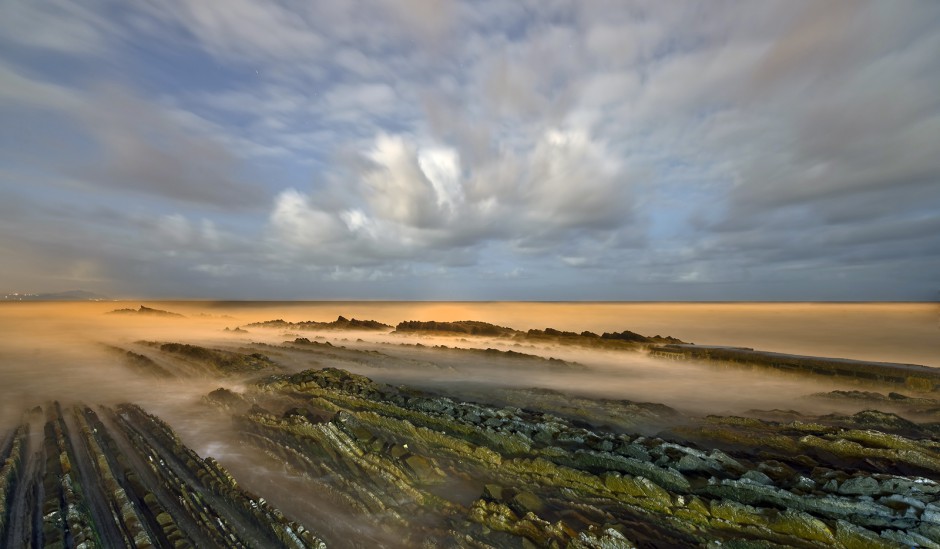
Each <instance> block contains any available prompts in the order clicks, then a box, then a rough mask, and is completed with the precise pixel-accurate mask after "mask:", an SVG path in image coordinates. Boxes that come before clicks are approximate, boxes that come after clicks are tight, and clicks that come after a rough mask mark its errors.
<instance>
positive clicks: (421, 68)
mask: <svg viewBox="0 0 940 549" xmlns="http://www.w3.org/2000/svg"><path fill="white" fill-rule="evenodd" d="M938 52H940V2H936V1H930V0H922V1H907V0H894V1H890V2H885V1H872V2H866V1H863V0H851V1H845V2H843V1H836V0H830V1H826V2H817V1H793V0H786V1H782V2H772V1H769V0H760V1H755V2H722V1H714V2H691V1H690V2H681V1H676V2H661V1H650V2H627V1H619V0H618V1H611V2H601V1H590V0H586V1H578V0H571V1H557V0H528V1H526V0H523V1H517V2H507V1H502V0H500V1H491V0H475V1H470V2H451V1H446V0H440V1H438V0H375V1H365V0H350V1H342V2H336V1H333V2H318V1H280V0H264V1H255V0H225V1H224V2H220V1H216V0H165V1H161V2H121V1H109V0H86V1H82V2H74V1H71V0H65V1H58V0H0V122H2V123H0V257H2V258H3V260H2V268H0V292H11V291H21V292H51V291H63V290H71V289H83V290H90V291H94V292H98V293H101V294H104V295H108V296H112V297H147V298H206V299H402V300H411V299H427V300H438V299H445V300H936V299H940V54H938Z"/></svg>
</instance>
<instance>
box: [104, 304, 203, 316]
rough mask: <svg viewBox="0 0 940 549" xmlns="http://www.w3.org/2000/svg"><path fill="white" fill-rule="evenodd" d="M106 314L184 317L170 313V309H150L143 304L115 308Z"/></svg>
mask: <svg viewBox="0 0 940 549" xmlns="http://www.w3.org/2000/svg"><path fill="white" fill-rule="evenodd" d="M107 314H109V315H141V316H151V317H164V318H185V316H183V315H181V314H179V313H172V312H170V311H164V310H161V309H152V308H150V307H145V306H143V305H141V306H140V307H139V308H137V309H115V310H113V311H111V312H109V313H107Z"/></svg>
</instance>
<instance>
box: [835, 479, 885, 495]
mask: <svg viewBox="0 0 940 549" xmlns="http://www.w3.org/2000/svg"><path fill="white" fill-rule="evenodd" d="M879 489H880V485H879V484H878V481H877V480H875V479H873V478H871V477H853V478H850V479H849V480H847V481H845V482H843V483H842V485H841V486H839V488H838V491H839V493H840V494H848V495H856V496H870V495H873V494H877V493H878V490H879Z"/></svg>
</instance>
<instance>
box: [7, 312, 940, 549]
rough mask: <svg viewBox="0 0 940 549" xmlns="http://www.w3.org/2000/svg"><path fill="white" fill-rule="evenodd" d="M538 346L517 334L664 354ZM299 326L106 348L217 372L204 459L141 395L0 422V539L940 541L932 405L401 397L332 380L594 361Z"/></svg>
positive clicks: (837, 397) (848, 398)
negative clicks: (135, 400) (726, 407)
mask: <svg viewBox="0 0 940 549" xmlns="http://www.w3.org/2000/svg"><path fill="white" fill-rule="evenodd" d="M338 321H346V322H353V321H355V319H353V321H348V320H346V319H345V318H343V317H340V319H338ZM355 322H360V321H355ZM295 324H296V323H295ZM490 326H492V325H490ZM290 327H291V328H297V326H296V325H292V326H290ZM474 328H476V329H490V328H488V327H486V326H483V327H481V326H476V325H472V326H470V327H469V328H467V329H470V330H471V331H472V329H474ZM495 328H500V327H499V326H496V327H495ZM301 329H302V328H301ZM312 329H319V328H312ZM356 329H358V328H356ZM542 332H544V333H543V334H541V335H539V334H536V335H535V336H532V335H530V334H522V333H521V332H515V331H514V332H513V335H512V336H511V337H512V338H513V339H515V338H517V337H536V338H538V337H548V338H554V339H553V341H554V340H559V341H560V340H561V339H563V338H575V339H578V340H583V341H587V340H591V341H598V342H601V343H599V345H618V346H619V345H631V346H637V345H640V346H646V345H652V344H657V343H656V342H654V341H653V342H651V341H645V342H642V341H639V340H637V339H636V338H635V337H634V336H635V335H636V334H633V335H631V334H632V332H631V333H627V332H620V333H619V337H604V336H598V335H596V334H590V333H587V334H575V333H571V334H569V333H566V332H558V333H553V332H557V331H549V330H544V331H542ZM464 333H465V335H475V334H472V333H470V332H464ZM625 334H626V335H625ZM306 335H309V336H310V337H309V338H303V337H300V338H297V339H295V340H293V341H290V342H285V343H284V344H282V345H273V344H269V343H250V344H249V343H246V342H239V343H238V344H237V345H238V346H236V347H224V346H223V347H224V348H218V347H217V346H216V345H215V344H212V343H206V345H207V346H202V345H195V344H192V343H162V342H161V343H153V342H138V343H137V344H136V345H137V346H136V347H134V350H128V349H125V348H123V347H111V351H113V353H114V354H115V356H116V357H117V358H118V359H119V360H120V361H121V362H122V363H123V364H124V365H125V366H126V368H127V371H129V372H133V373H136V374H140V375H141V377H146V378H147V379H148V380H149V381H148V383H153V384H154V387H161V388H167V387H171V384H172V383H187V382H189V381H190V380H191V379H192V378H195V377H199V378H202V381H201V382H202V383H207V381H206V379H205V378H210V380H209V382H211V383H212V384H211V385H207V386H206V387H207V389H205V390H206V392H205V393H203V392H202V390H199V392H198V393H196V395H197V396H196V397H194V400H195V401H196V402H197V403H198V404H193V406H194V407H198V409H199V410H201V411H204V412H205V413H206V414H207V417H208V416H209V415H212V417H214V418H216V419H215V421H220V422H222V423H224V424H225V425H226V429H228V428H229V427H230V429H231V430H232V432H233V433H234V434H235V437H234V438H235V442H232V443H231V444H230V446H228V447H226V448H225V451H224V452H220V453H218V454H216V453H213V452H212V451H209V450H202V449H200V452H201V453H203V455H199V454H197V453H196V451H194V450H193V449H192V448H191V447H190V446H187V445H186V444H185V443H184V442H183V438H181V437H180V435H178V434H177V433H176V432H175V431H174V430H173V428H172V427H171V426H170V424H168V423H166V422H164V420H163V419H161V418H160V417H158V416H157V415H154V414H152V413H149V412H148V411H147V410H145V408H146V406H145V405H137V404H132V403H130V404H121V405H109V406H98V405H85V404H81V403H68V404H62V405H60V404H58V403H54V402H53V403H48V404H44V405H43V406H42V407H40V408H36V409H33V410H31V411H29V412H26V413H25V414H24V416H23V419H22V422H21V423H20V425H19V426H14V427H12V428H10V429H7V430H6V431H0V505H2V507H0V547H173V548H183V547H324V546H326V545H329V546H332V547H481V548H482V547H500V548H528V547H558V548H562V547H564V548H588V547H591V548H611V547H807V548H809V547H845V548H856V547H866V548H867V547H938V546H940V501H938V500H940V484H938V480H940V439H938V436H940V429H938V424H937V422H936V418H935V417H934V416H933V415H932V414H933V413H934V411H935V410H936V409H938V408H940V400H937V399H935V398H934V397H935V396H936V393H917V392H912V391H908V393H910V394H902V393H900V392H896V391H891V390H887V391H885V390H884V389H882V390H881V391H882V392H878V391H875V390H839V391H831V392H829V393H822V394H816V395H811V396H809V397H808V398H807V399H803V400H804V402H810V401H812V402H818V401H822V402H836V403H845V402H849V403H851V404H852V408H853V409H852V410H851V411H850V412H844V413H825V414H817V415H811V414H810V413H808V412H806V410H805V409H802V408H801V409H800V411H797V410H779V409H778V410H763V411H762V410H752V411H749V412H746V413H742V414H740V415H728V414H726V415H710V416H705V417H698V416H690V415H687V414H686V413H683V412H682V411H681V410H678V409H674V408H672V407H669V406H665V405H663V404H658V403H655V402H634V401H630V400H618V399H612V398H598V397H595V396H590V395H588V394H577V393H576V392H574V391H568V390H565V391H562V390H555V389H546V388H541V387H538V386H536V383H537V382H533V383H532V385H523V386H493V385H489V386H487V385H480V386H478V387H472V386H468V385H461V384H454V383H451V382H450V381H449V380H450V379H452V378H447V380H448V383H446V384H441V385H439V386H437V385H434V384H423V385H421V386H420V387H418V386H412V385H408V384H407V382H405V383H406V384H401V383H402V382H401V381H395V382H394V384H391V385H389V384H385V383H381V382H378V381H375V380H374V379H372V378H370V377H367V376H365V375H361V374H360V373H354V372H351V371H348V370H346V369H345V367H334V366H335V365H349V366H348V367H350V368H352V367H364V368H363V369H361V370H359V371H360V372H365V373H368V375H369V376H373V375H374V376H375V377H376V379H385V380H386V381H388V380H389V379H395V378H394V377H390V378H381V377H379V374H380V373H382V374H384V373H389V372H394V370H395V369H397V368H405V367H407V368H424V370H422V372H424V371H426V372H428V373H429V375H438V374H440V373H441V372H446V373H447V374H448V375H449V374H452V373H457V374H460V371H461V368H463V366H462V365H461V364H471V363H472V364H474V365H478V364H486V365H487V366H488V367H489V368H490V370H488V371H494V372H495V371H498V370H502V369H510V368H511V369H513V370H512V371H513V372H514V374H515V375H517V376H525V375H527V374H529V373H536V372H542V373H544V372H548V373H550V374H551V375H553V376H555V375H565V373H566V372H570V371H580V369H581V368H585V369H588V370H589V366H585V365H581V364H578V363H574V362H566V361H561V360H553V359H549V358H546V357H542V356H537V355H529V354H525V353H520V352H516V351H503V350H495V349H458V348H448V347H444V346H442V345H436V346H434V345H420V344H418V345H414V344H408V345H409V346H408V347H402V346H398V345H392V344H388V343H382V344H380V345H381V346H380V347H379V348H380V349H381V351H379V350H375V349H374V348H372V349H370V348H366V347H367V346H366V345H358V344H350V345H349V346H347V345H346V343H342V342H344V341H346V340H343V339H334V343H330V342H326V341H320V339H323V338H322V337H320V336H319V335H317V334H309V333H308V334H306ZM605 335H606V334H605ZM353 337H355V336H353ZM363 337H365V336H363ZM638 337H644V336H638ZM647 339H651V338H647ZM660 339H662V340H665V339H666V338H660ZM604 342H606V343H604ZM657 345H658V344H657ZM549 347H550V346H549ZM551 348H553V347H551ZM623 348H624V349H626V347H623ZM642 348H644V349H646V348H649V347H642ZM402 349H404V351H402ZM605 349H606V348H605ZM612 349H613V348H612ZM618 349H619V348H618ZM405 351H407V352H405ZM327 365H328V366H329V367H324V366H327ZM310 366H315V367H313V368H310ZM373 372H374V373H373ZM526 379H527V381H528V378H526ZM533 379H535V378H534V376H533ZM167 380H169V381H167ZM214 387H218V388H217V389H214V390H209V389H210V388H214ZM899 390H900V389H899ZM122 398H123V397H122ZM834 409H841V408H838V407H837V408H834ZM859 410H860V411H859ZM828 411H831V409H829V410H828ZM213 414H214V415H213ZM175 419H176V420H178V419H179V418H178V417H177V418H175ZM222 423H219V424H216V425H221V424H222ZM174 425H175V424H174ZM175 426H176V427H179V426H178V425H175ZM187 440H188V441H189V439H187ZM189 442H192V441H189ZM198 444H199V443H198V441H197V446H193V447H198V448H212V446H211V445H208V444H207V445H205V446H200V445H198ZM245 456H250V458H251V459H250V465H244V466H242V467H238V466H237V465H238V463H237V460H239V459H242V458H244V457H245ZM223 463H224V464H225V465H223ZM230 470H231V471H234V474H233V473H230V472H229V471H230ZM254 471H258V472H259V473H258V476H257V478H254V479H252V477H251V474H250V473H252V472H254ZM243 475H244V476H243ZM236 477H237V478H236ZM259 479H260V480H259ZM245 486H251V490H247V489H246V488H245ZM285 492H289V493H285ZM297 500H304V502H305V505H302V506H299V505H292V506H290V507H288V506H286V505H284V503H291V502H296V501H297ZM308 500H309V501H308ZM272 501H277V507H275V506H274V505H273V504H272V503H271V502H272ZM279 509H281V510H279ZM282 510H283V512H282ZM285 513H287V514H285Z"/></svg>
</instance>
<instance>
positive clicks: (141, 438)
mask: <svg viewBox="0 0 940 549" xmlns="http://www.w3.org/2000/svg"><path fill="white" fill-rule="evenodd" d="M33 422H35V423H37V424H39V425H41V426H42V433H43V437H42V438H41V439H35V442H30V438H29V437H28V436H27V435H28V430H29V429H30V428H31V424H32V423H33ZM10 440H11V441H12V443H11V444H10V445H9V447H8V448H5V449H4V454H5V459H4V462H3V466H2V468H0V495H2V496H3V500H2V503H3V506H2V507H0V511H2V513H0V518H2V520H0V546H2V547H67V548H93V547H109V548H110V547H137V548H150V547H153V548H174V549H184V548H194V547H225V548H244V547H259V548H260V547H285V548H292V549H305V548H318V549H319V548H324V547H325V544H324V543H323V542H322V541H321V540H320V539H319V538H318V536H317V535H315V534H314V533H313V532H311V531H310V530H309V529H307V528H306V527H304V526H302V525H300V524H297V523H296V522H293V521H291V520H289V519H287V518H285V517H284V516H283V514H282V513H281V512H280V511H279V510H277V509H275V508H273V507H272V506H271V505H269V504H268V503H266V502H265V500H264V499H263V498H260V497H258V496H256V495H254V494H251V493H249V492H246V491H245V490H244V489H242V488H240V487H239V486H238V484H237V483H236V482H235V480H234V478H232V476H231V475H230V474H228V472H227V471H226V470H225V469H224V468H222V467H221V466H220V465H219V464H218V463H217V462H216V461H215V460H213V459H211V458H208V459H202V458H201V457H199V456H198V455H196V453H195V452H193V451H192V450H190V449H189V448H188V447H186V446H185V445H184V444H182V442H180V440H179V438H178V437H177V436H176V434H175V433H174V432H173V431H172V429H170V428H169V426H167V425H166V424H165V423H163V422H162V421H160V420H159V419H158V418H156V417H154V416H151V415H149V414H147V413H146V412H144V411H143V410H141V409H140V408H138V407H136V406H133V405H125V406H121V407H119V408H118V410H116V411H113V410H110V409H107V408H102V409H101V414H99V413H97V412H95V411H94V410H92V409H91V408H87V407H83V406H78V407H75V408H73V409H71V410H70V411H68V412H67V411H65V410H63V409H62V408H61V407H60V406H59V405H58V404H57V403H53V404H50V405H48V406H47V407H46V418H45V420H41V419H38V418H35V419H34V420H33V421H30V422H27V423H26V424H24V426H22V427H20V428H18V429H17V430H16V431H14V432H13V434H12V438H11V439H10ZM31 445H33V446H34V447H33V448H29V447H30V446H31ZM37 445H38V446H37Z"/></svg>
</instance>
